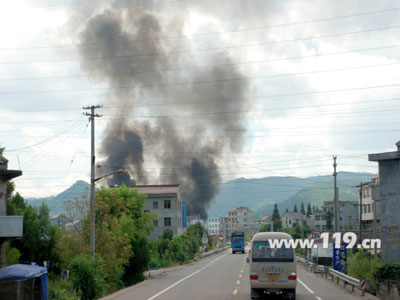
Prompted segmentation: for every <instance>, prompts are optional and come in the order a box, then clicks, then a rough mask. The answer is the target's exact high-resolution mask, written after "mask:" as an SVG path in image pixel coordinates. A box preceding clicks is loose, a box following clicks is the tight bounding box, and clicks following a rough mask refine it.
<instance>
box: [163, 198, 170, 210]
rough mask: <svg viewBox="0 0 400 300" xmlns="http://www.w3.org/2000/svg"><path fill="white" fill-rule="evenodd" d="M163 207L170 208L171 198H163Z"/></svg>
mask: <svg viewBox="0 0 400 300" xmlns="http://www.w3.org/2000/svg"><path fill="white" fill-rule="evenodd" d="M164 208H167V209H169V208H171V200H164Z"/></svg>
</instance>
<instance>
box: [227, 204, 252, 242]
mask: <svg viewBox="0 0 400 300" xmlns="http://www.w3.org/2000/svg"><path fill="white" fill-rule="evenodd" d="M255 225H256V224H255V223H254V220H253V212H252V210H251V209H249V208H247V207H243V206H240V207H237V208H236V209H233V210H230V211H229V212H228V228H227V231H228V235H231V233H232V232H234V231H240V232H244V233H245V234H246V235H252V234H254V233H255V231H256V226H255Z"/></svg>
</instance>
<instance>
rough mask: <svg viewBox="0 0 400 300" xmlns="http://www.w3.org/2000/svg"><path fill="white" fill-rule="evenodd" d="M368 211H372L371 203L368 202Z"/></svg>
mask: <svg viewBox="0 0 400 300" xmlns="http://www.w3.org/2000/svg"><path fill="white" fill-rule="evenodd" d="M368 212H369V213H370V212H371V204H368Z"/></svg>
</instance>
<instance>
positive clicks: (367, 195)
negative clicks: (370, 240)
mask: <svg viewBox="0 0 400 300" xmlns="http://www.w3.org/2000/svg"><path fill="white" fill-rule="evenodd" d="M358 192H359V197H358V205H359V208H361V209H360V212H361V226H362V227H361V230H362V231H369V232H374V230H376V234H377V236H378V237H379V236H380V209H379V177H374V178H371V181H370V182H365V183H362V184H360V185H359V186H358ZM374 222H375V225H374ZM374 226H375V227H374Z"/></svg>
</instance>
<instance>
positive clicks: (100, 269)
mask: <svg viewBox="0 0 400 300" xmlns="http://www.w3.org/2000/svg"><path fill="white" fill-rule="evenodd" d="M71 279H72V286H73V288H74V290H75V291H76V292H77V293H78V294H79V295H80V298H81V299H82V300H93V299H98V298H99V297H100V296H101V295H102V292H103V288H104V262H103V260H102V258H100V257H96V258H93V257H90V256H88V255H86V254H81V255H79V256H77V257H76V258H74V259H73V260H72V262H71Z"/></svg>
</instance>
